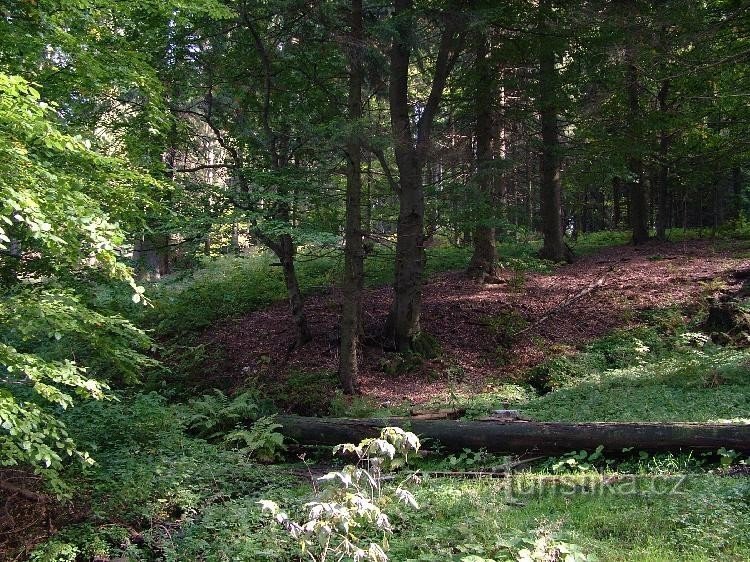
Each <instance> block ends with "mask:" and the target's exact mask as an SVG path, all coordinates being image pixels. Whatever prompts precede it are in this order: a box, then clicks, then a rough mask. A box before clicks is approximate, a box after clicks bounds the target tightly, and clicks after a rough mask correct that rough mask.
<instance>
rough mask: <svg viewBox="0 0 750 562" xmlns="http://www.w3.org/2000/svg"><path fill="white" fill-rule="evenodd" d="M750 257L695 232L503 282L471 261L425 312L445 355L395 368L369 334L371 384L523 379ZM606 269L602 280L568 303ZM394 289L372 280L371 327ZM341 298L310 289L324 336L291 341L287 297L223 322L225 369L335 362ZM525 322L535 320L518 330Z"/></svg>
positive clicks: (273, 372) (217, 344) (236, 372)
mask: <svg viewBox="0 0 750 562" xmlns="http://www.w3.org/2000/svg"><path fill="white" fill-rule="evenodd" d="M748 267H750V252H748V244H747V242H742V241H719V242H714V241H709V240H690V241H685V242H678V243H656V242H654V243H651V244H648V245H646V246H642V247H633V246H617V247H611V248H606V249H604V250H601V251H598V252H596V253H594V254H592V255H589V256H585V257H582V258H579V259H578V260H577V261H575V262H574V263H573V264H570V265H565V266H561V267H559V268H555V269H553V270H552V271H550V272H548V273H532V272H524V271H519V270H504V271H503V272H502V273H501V276H500V277H501V279H502V281H503V282H502V283H500V284H492V285H486V284H477V283H473V282H470V281H469V280H467V278H466V277H465V276H464V275H463V273H462V272H461V271H453V272H447V273H439V274H436V275H434V276H432V277H430V278H429V279H428V280H427V281H426V282H425V285H424V301H423V313H422V327H423V329H424V330H426V331H427V332H428V333H429V334H431V335H433V336H434V337H435V338H436V339H437V340H438V342H439V343H440V352H439V354H438V357H437V358H435V359H431V360H427V361H424V362H422V363H421V364H420V365H418V366H416V367H415V368H411V369H409V370H408V371H407V372H397V373H394V372H393V371H394V369H393V368H392V367H391V366H390V365H389V359H388V356H389V355H392V354H385V353H383V351H382V350H381V349H380V348H379V347H377V346H368V347H366V348H365V350H364V354H363V358H362V359H363V360H362V366H361V373H360V378H361V392H362V394H363V395H364V396H367V397H370V398H371V399H373V400H375V401H377V402H378V403H380V404H381V405H385V406H388V405H391V404H395V403H399V402H403V401H408V402H411V403H415V404H419V403H423V402H427V401H434V400H435V399H436V397H441V396H443V397H444V396H447V395H449V394H455V393H462V392H479V391H482V390H484V389H486V388H488V386H490V387H491V386H492V385H494V384H497V383H502V382H514V381H515V380H517V378H518V377H519V376H521V375H522V374H523V373H524V372H527V371H528V369H529V368H530V367H533V366H534V365H537V364H539V363H540V362H542V361H543V360H545V359H546V358H549V356H550V355H551V354H552V355H554V354H558V355H559V354H563V355H564V354H566V353H569V352H572V353H575V350H576V349H581V347H582V346H584V345H585V344H586V343H588V342H591V341H593V340H595V339H597V338H600V337H602V336H604V335H606V334H608V333H611V332H612V331H613V330H615V329H618V328H625V327H628V326H632V325H634V324H636V323H638V319H639V314H641V313H643V312H647V311H651V310H658V309H665V308H670V307H675V308H679V309H680V310H681V311H683V313H684V312H685V311H687V314H689V313H690V310H691V308H696V307H698V306H699V305H700V302H701V300H705V298H706V297H707V296H710V295H711V294H712V293H714V292H716V291H717V290H719V289H722V288H731V286H732V285H738V284H739V283H740V282H739V281H737V280H736V279H734V278H733V276H732V273H733V272H734V271H736V270H739V269H747V268H748ZM598 281H599V282H600V283H601V284H600V285H599V286H597V287H596V288H595V290H592V291H590V292H589V293H587V294H585V295H584V296H582V297H580V298H577V299H575V298H574V299H573V300H572V302H570V303H569V304H567V305H565V306H563V307H562V308H559V309H558V308H557V307H559V305H560V304H561V303H564V302H566V301H568V300H569V299H571V297H575V295H577V294H578V293H579V292H581V291H584V290H585V289H587V288H591V287H592V286H594V285H597V282H598ZM391 293H392V289H391V288H390V287H379V288H374V289H367V290H366V292H365V297H364V329H365V333H366V335H367V336H376V335H377V334H378V333H379V331H380V329H381V328H382V325H383V323H384V321H385V317H386V314H387V311H388V305H389V303H390V300H391ZM339 301H340V294H339V293H338V291H336V290H330V291H327V292H326V293H323V294H316V295H312V296H310V297H308V298H307V299H306V301H305V307H306V311H307V316H308V321H309V323H310V326H311V329H312V332H313V341H312V342H310V343H309V344H307V345H305V346H304V347H302V348H300V349H295V350H293V351H291V352H290V351H289V345H288V344H289V342H291V341H293V333H292V330H293V326H292V322H291V319H290V317H289V313H288V310H287V306H286V303H284V302H279V303H276V304H273V305H272V306H269V307H267V308H265V309H262V310H258V311H255V312H250V313H248V314H245V315H243V316H240V317H236V318H231V319H228V320H224V321H221V322H219V323H217V324H215V325H213V326H211V327H210V328H209V329H207V330H206V331H205V332H204V333H203V335H202V336H201V340H202V341H203V342H204V343H205V344H207V346H208V347H210V348H214V349H220V350H222V352H223V353H222V354H221V364H220V365H217V366H215V368H214V369H213V370H214V371H215V372H220V373H221V376H222V377H227V379H228V380H230V381H231V384H230V385H229V386H242V385H244V384H246V383H247V381H248V380H253V382H255V384H260V385H261V386H263V385H271V386H273V385H277V384H280V381H283V380H284V378H285V377H287V376H288V374H289V373H295V372H307V373H309V372H329V373H330V372H335V370H336V367H337V361H338V357H337V353H338V344H337V322H338V318H339V307H340V305H339ZM549 312H552V314H551V315H550V316H549V318H547V319H545V320H544V321H543V322H541V323H539V324H538V325H535V322H537V321H538V320H539V319H541V318H542V317H543V316H545V315H546V314H547V313H549ZM525 326H531V329H529V330H527V331H525V332H524V333H523V334H522V335H521V336H520V337H518V338H513V337H512V334H513V332H514V331H519V330H520V329H523V328H524V327H525ZM395 370H396V371H398V369H395ZM446 373H447V375H446ZM224 383H226V380H225V381H224ZM221 386H225V384H222V385H221Z"/></svg>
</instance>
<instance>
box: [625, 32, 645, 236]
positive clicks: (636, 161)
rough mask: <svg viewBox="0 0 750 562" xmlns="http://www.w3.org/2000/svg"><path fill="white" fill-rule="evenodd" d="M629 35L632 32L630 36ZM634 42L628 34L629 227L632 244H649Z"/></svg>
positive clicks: (626, 78) (626, 50)
mask: <svg viewBox="0 0 750 562" xmlns="http://www.w3.org/2000/svg"><path fill="white" fill-rule="evenodd" d="M629 33H630V32H629ZM631 40H632V38H631V37H630V34H628V41H627V43H626V45H625V67H626V68H625V93H626V96H627V100H628V125H627V130H626V136H627V138H626V141H627V145H628V153H629V155H628V171H629V173H630V180H629V181H628V184H629V188H630V226H631V228H632V230H633V244H635V245H639V244H644V243H645V242H647V241H648V198H647V197H646V188H645V186H644V183H643V162H642V160H641V156H640V143H641V142H642V139H641V134H640V131H641V126H640V122H641V111H640V101H639V94H640V92H639V90H640V84H639V81H638V67H637V66H636V60H635V52H634V47H633V45H632V43H631Z"/></svg>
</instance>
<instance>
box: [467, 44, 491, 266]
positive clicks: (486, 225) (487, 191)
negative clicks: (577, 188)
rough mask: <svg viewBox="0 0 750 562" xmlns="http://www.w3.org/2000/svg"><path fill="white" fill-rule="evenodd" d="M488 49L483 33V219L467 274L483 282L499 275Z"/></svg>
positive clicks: (479, 47)
mask: <svg viewBox="0 0 750 562" xmlns="http://www.w3.org/2000/svg"><path fill="white" fill-rule="evenodd" d="M488 54H489V53H488V49H487V38H486V37H485V36H484V35H483V34H479V36H478V37H477V40H476V59H477V61H476V67H475V68H476V72H477V75H476V90H475V93H474V95H475V98H474V115H475V117H476V123H475V135H476V142H477V147H476V177H475V183H476V190H477V193H476V194H475V198H476V202H475V203H476V204H477V208H478V209H479V210H480V213H479V215H480V216H479V220H480V221H481V223H480V224H478V225H477V226H476V227H475V228H474V233H473V236H472V243H473V247H474V252H473V254H472V256H471V261H470V262H469V267H468V269H467V273H468V275H469V276H470V277H472V278H475V279H479V280H482V281H487V280H489V281H491V280H492V279H494V278H496V277H497V248H496V246H495V225H494V218H495V212H496V210H495V207H496V205H497V201H496V197H495V193H494V185H493V184H494V182H493V177H492V175H493V174H492V113H493V111H492V110H493V105H494V104H493V80H492V76H493V73H492V69H491V68H490V64H489V61H488V59H487V56H488Z"/></svg>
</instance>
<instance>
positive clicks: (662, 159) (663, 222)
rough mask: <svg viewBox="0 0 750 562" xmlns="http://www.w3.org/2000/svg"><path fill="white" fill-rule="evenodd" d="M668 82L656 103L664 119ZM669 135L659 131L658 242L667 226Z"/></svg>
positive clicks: (665, 231) (657, 177)
mask: <svg viewBox="0 0 750 562" xmlns="http://www.w3.org/2000/svg"><path fill="white" fill-rule="evenodd" d="M669 86H670V84H669V80H664V81H663V82H662V84H661V88H659V93H658V94H657V103H658V106H659V112H660V113H661V114H662V118H664V117H666V113H667V109H668V105H667V100H668V98H669ZM669 141H670V137H669V133H668V132H667V131H666V130H664V129H662V130H661V131H659V163H658V169H657V172H656V197H657V212H656V237H657V238H658V239H659V240H666V239H667V227H668V226H669V211H670V208H669V163H668V162H667V157H668V156H669V144H670V142H669Z"/></svg>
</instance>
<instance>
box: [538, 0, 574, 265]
mask: <svg viewBox="0 0 750 562" xmlns="http://www.w3.org/2000/svg"><path fill="white" fill-rule="evenodd" d="M551 17H552V3H551V2H550V0H540V2H539V26H538V29H539V95H538V97H537V99H538V104H539V115H540V119H541V125H542V154H541V162H540V167H541V185H540V188H539V197H540V203H541V205H540V210H541V214H542V234H543V236H544V244H543V246H542V249H541V250H540V251H539V255H540V257H542V258H544V259H548V260H552V261H556V262H562V261H567V262H570V261H572V258H573V255H572V253H571V252H570V249H569V248H568V247H567V245H566V244H565V241H564V240H563V229H562V220H561V215H562V186H561V182H560V138H559V137H560V134H559V124H558V118H557V113H558V96H559V93H558V88H559V87H560V86H559V83H558V76H557V69H556V68H555V62H556V60H555V59H556V56H555V46H554V44H553V40H554V38H553V37H552V36H551V34H550V18H551Z"/></svg>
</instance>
